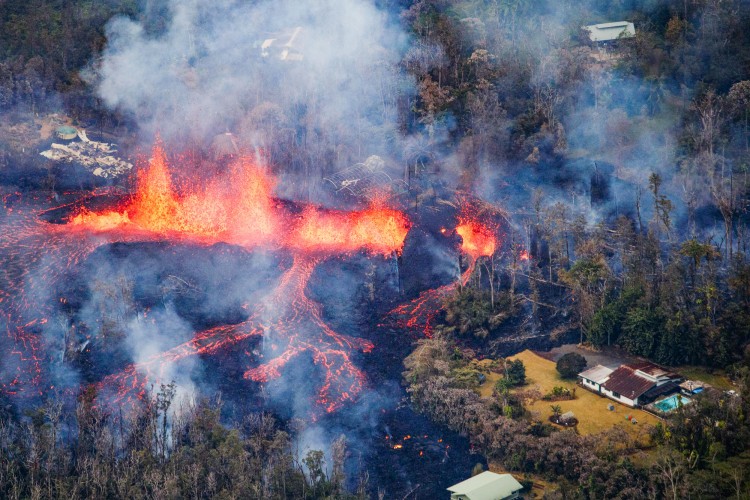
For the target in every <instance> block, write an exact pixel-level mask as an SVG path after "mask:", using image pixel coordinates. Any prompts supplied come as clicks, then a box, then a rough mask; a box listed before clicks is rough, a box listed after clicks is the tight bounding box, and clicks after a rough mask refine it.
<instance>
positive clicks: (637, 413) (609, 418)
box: [480, 350, 659, 445]
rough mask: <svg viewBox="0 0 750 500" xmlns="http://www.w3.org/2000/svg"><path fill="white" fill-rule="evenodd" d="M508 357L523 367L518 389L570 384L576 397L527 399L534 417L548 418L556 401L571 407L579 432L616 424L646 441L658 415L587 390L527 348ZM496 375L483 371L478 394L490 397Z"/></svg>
mask: <svg viewBox="0 0 750 500" xmlns="http://www.w3.org/2000/svg"><path fill="white" fill-rule="evenodd" d="M510 359H520V360H521V361H523V364H524V366H525V367H526V385H525V386H523V387H521V388H519V389H517V390H519V391H528V390H529V389H536V390H538V391H539V392H540V393H541V394H546V393H548V392H551V391H552V388H553V387H555V386H562V387H567V388H568V389H570V390H571V391H572V390H573V389H574V388H575V389H576V399H574V400H571V401H557V402H550V401H544V400H541V399H538V400H535V401H531V402H527V403H526V408H527V409H528V410H529V411H530V412H532V415H534V416H535V418H537V419H539V420H541V421H543V422H547V421H548V420H547V419H548V417H549V416H550V415H552V409H551V406H552V405H553V404H556V405H560V407H561V408H562V411H563V412H567V411H572V412H573V413H574V414H575V416H576V418H577V419H578V426H577V429H578V432H579V433H581V434H595V433H599V432H603V431H608V430H610V429H612V428H614V427H620V428H622V429H623V430H625V431H626V432H627V433H628V434H629V435H630V436H631V437H632V438H634V439H636V440H637V441H639V442H640V443H641V444H644V445H645V444H647V443H648V441H649V439H648V434H649V432H648V431H649V429H650V427H651V426H653V425H656V423H657V422H659V419H658V418H657V417H655V416H654V415H651V414H650V413H646V412H644V411H641V410H635V409H633V408H629V407H627V406H624V405H621V404H619V403H616V402H614V401H612V400H610V399H607V398H605V397H603V396H599V395H597V394H594V393H592V392H589V391H587V390H586V389H584V388H582V387H579V386H577V385H576V383H575V381H572V380H563V379H561V378H560V374H559V373H558V372H557V369H556V368H555V363H554V362H552V361H549V360H547V359H544V358H542V357H541V356H539V355H537V354H534V353H533V352H531V351H528V350H527V351H523V352H522V353H519V354H517V355H516V356H512V358H510ZM499 378H500V375H497V374H495V373H489V374H487V382H485V383H484V384H483V385H482V387H481V388H480V394H481V395H482V397H491V395H492V388H493V386H494V385H495V382H497V380H498V379H499ZM610 403H611V404H613V405H614V406H615V411H609V410H608V409H607V406H608V405H609V404H610ZM627 415H631V416H634V417H635V419H636V420H637V422H638V423H637V424H633V423H632V422H630V421H628V420H627V419H626V416H627Z"/></svg>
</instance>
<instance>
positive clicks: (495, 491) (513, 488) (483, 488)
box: [448, 471, 523, 500]
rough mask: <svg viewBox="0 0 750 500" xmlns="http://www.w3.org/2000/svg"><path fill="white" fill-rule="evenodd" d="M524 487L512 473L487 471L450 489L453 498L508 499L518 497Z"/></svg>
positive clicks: (465, 499) (456, 499) (466, 499)
mask: <svg viewBox="0 0 750 500" xmlns="http://www.w3.org/2000/svg"><path fill="white" fill-rule="evenodd" d="M522 489H523V486H521V483H519V482H518V481H516V478H514V477H513V476H512V475H510V474H495V473H494V472H490V471H485V472H482V473H481V474H477V475H476V476H474V477H471V478H469V479H467V480H466V481H461V482H460V483H458V484H454V485H453V486H451V487H450V488H448V491H450V492H451V500H506V499H513V498H518V495H519V493H520V492H521V490H522Z"/></svg>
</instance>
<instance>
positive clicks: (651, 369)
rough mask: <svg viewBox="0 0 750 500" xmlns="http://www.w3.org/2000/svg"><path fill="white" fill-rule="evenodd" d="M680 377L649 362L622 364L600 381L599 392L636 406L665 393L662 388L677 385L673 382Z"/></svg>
mask: <svg viewBox="0 0 750 500" xmlns="http://www.w3.org/2000/svg"><path fill="white" fill-rule="evenodd" d="M680 379H681V377H680V376H679V375H677V374H676V373H672V372H670V371H667V370H665V369H664V368H662V367H660V366H658V365H655V364H653V363H649V362H642V363H635V364H630V365H622V366H620V367H619V368H618V369H616V370H614V371H613V372H612V373H610V374H609V376H608V378H607V380H605V381H604V382H602V383H601V391H600V392H601V394H604V395H605V396H607V397H608V398H610V399H614V400H615V401H618V402H620V403H623V404H625V405H627V406H631V407H636V406H639V405H641V404H642V403H643V402H644V401H643V399H647V400H648V399H651V398H653V397H655V396H656V395H659V394H663V393H665V390H664V389H667V388H669V389H670V390H672V389H673V388H674V387H677V385H676V384H675V382H676V381H678V380H680ZM667 384H669V386H667ZM647 393H648V394H647ZM651 400H653V399H651Z"/></svg>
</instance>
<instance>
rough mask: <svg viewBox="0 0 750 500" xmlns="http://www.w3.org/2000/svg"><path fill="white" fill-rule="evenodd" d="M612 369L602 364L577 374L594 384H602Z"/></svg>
mask: <svg viewBox="0 0 750 500" xmlns="http://www.w3.org/2000/svg"><path fill="white" fill-rule="evenodd" d="M613 371H614V370H613V369H612V368H607V367H606V366H604V365H596V366H595V367H593V368H589V369H588V370H586V371H583V372H581V373H579V374H578V376H579V377H582V378H585V379H588V380H590V381H592V382H594V383H595V384H603V383H604V382H606V381H607V379H608V378H609V375H610V374H611V373H612V372H613Z"/></svg>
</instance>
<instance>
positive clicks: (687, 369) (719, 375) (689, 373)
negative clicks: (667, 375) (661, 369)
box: [677, 366, 733, 391]
mask: <svg viewBox="0 0 750 500" xmlns="http://www.w3.org/2000/svg"><path fill="white" fill-rule="evenodd" d="M677 371H679V373H680V375H682V376H683V377H685V378H686V379H690V380H700V381H701V382H705V383H707V384H710V385H712V386H714V387H715V388H717V389H721V390H723V391H728V390H729V389H732V388H733V386H732V382H731V381H730V380H729V378H728V377H727V376H726V375H725V374H724V372H723V371H721V370H715V371H714V372H713V373H709V372H708V371H706V369H705V368H702V367H700V366H681V367H679V368H677Z"/></svg>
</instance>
